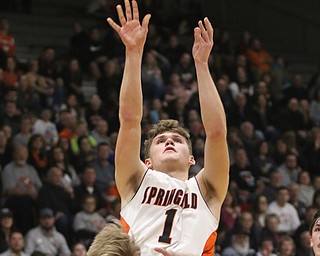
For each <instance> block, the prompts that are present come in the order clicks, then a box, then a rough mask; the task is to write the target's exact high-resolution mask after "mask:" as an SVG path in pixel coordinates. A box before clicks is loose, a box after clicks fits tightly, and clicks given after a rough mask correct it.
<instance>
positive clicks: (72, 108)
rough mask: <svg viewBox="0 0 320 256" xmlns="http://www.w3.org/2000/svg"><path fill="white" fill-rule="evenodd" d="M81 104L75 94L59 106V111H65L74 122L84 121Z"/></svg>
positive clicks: (70, 95)
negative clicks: (72, 117)
mask: <svg viewBox="0 0 320 256" xmlns="http://www.w3.org/2000/svg"><path fill="white" fill-rule="evenodd" d="M82 108H83V106H82V104H81V103H80V102H79V100H78V98H77V96H76V95H75V94H69V95H68V97H67V98H66V101H65V102H64V103H63V104H62V105H61V107H60V111H63V110H67V111H69V112H70V113H71V114H72V115H73V116H74V118H75V120H76V121H79V120H83V119H84V113H83V111H82Z"/></svg>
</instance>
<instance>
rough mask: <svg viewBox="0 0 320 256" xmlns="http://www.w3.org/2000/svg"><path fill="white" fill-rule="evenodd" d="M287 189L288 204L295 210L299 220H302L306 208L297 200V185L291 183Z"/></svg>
mask: <svg viewBox="0 0 320 256" xmlns="http://www.w3.org/2000/svg"><path fill="white" fill-rule="evenodd" d="M288 188H289V194H290V200H289V203H290V204H292V205H293V206H294V208H296V210H297V213H298V216H299V219H300V220H302V219H303V215H304V214H305V212H306V207H307V206H306V205H305V204H304V203H303V202H302V201H301V200H300V198H299V184H297V183H292V184H290V185H289V186H288Z"/></svg>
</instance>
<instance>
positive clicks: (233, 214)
mask: <svg viewBox="0 0 320 256" xmlns="http://www.w3.org/2000/svg"><path fill="white" fill-rule="evenodd" d="M240 214H241V209H240V207H239V205H238V203H237V198H236V196H235V195H234V192H233V190H231V189H229V190H228V192H227V194H226V198H225V200H224V202H223V204H222V207H221V217H220V223H221V224H222V225H223V226H224V227H225V229H226V231H231V230H232V229H233V228H234V227H235V224H236V221H237V219H238V217H239V216H240Z"/></svg>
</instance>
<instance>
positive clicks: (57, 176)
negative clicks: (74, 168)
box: [38, 167, 74, 241]
mask: <svg viewBox="0 0 320 256" xmlns="http://www.w3.org/2000/svg"><path fill="white" fill-rule="evenodd" d="M73 196H74V194H73V190H72V191H67V190H66V189H65V188H64V187H63V173H62V171H61V170H60V169H59V168H58V167H51V168H50V169H49V171H48V174H47V178H46V182H45V183H44V185H43V187H42V188H41V189H40V191H39V196H38V207H39V209H44V208H50V209H51V210H52V211H53V216H52V217H53V219H55V226H56V228H57V230H58V231H59V232H61V233H62V234H63V235H64V237H65V238H66V239H67V240H68V239H71V223H72V218H71V217H72V216H71V214H72V209H73ZM40 219H41V218H40ZM68 241H70V240H68Z"/></svg>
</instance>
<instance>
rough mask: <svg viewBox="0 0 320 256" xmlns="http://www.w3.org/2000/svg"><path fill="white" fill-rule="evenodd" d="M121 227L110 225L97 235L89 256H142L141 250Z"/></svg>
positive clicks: (115, 224)
mask: <svg viewBox="0 0 320 256" xmlns="http://www.w3.org/2000/svg"><path fill="white" fill-rule="evenodd" d="M119 223H120V222H119ZM120 225H121V224H118V223H108V224H107V225H106V226H105V227H104V228H103V229H102V230H101V231H100V232H99V233H98V234H97V235H96V237H95V239H94V241H93V243H92V245H91V246H90V248H89V250H88V253H87V256H140V248H139V247H138V246H137V245H136V244H135V242H134V241H132V240H131V239H130V237H129V236H128V234H127V233H126V232H125V231H124V230H123V228H122V227H121V226H120Z"/></svg>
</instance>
